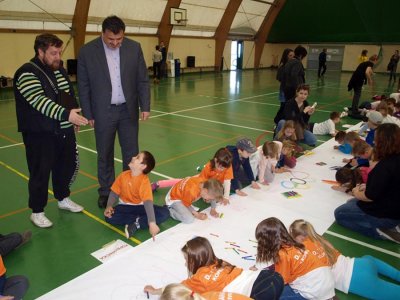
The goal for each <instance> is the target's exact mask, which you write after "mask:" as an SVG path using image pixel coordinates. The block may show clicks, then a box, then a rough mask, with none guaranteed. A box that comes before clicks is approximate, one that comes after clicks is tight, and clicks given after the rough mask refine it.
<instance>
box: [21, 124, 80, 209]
mask: <svg viewBox="0 0 400 300" xmlns="http://www.w3.org/2000/svg"><path fill="white" fill-rule="evenodd" d="M22 137H23V140H24V144H25V151H26V161H27V163H28V169H29V184H28V188H29V207H30V208H31V209H32V212H33V213H40V212H43V210H44V207H45V206H46V205H47V198H48V186H49V179H50V173H51V179H52V183H53V192H54V197H55V198H56V199H57V200H62V199H64V198H65V197H68V196H69V195H70V189H69V188H70V186H71V184H72V183H73V182H74V180H75V177H76V175H77V173H78V169H79V156H78V149H77V146H76V139H75V133H74V132H73V131H72V130H71V131H70V132H68V133H60V134H49V133H27V132H24V133H23V134H22Z"/></svg>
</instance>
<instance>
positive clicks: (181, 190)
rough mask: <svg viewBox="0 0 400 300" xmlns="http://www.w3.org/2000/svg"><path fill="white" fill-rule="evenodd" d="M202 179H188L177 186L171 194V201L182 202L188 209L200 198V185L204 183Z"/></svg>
mask: <svg viewBox="0 0 400 300" xmlns="http://www.w3.org/2000/svg"><path fill="white" fill-rule="evenodd" d="M204 181H205V180H204V178H201V177H197V176H195V177H186V178H184V179H182V180H181V181H179V182H178V183H177V184H175V185H174V186H173V187H172V189H171V192H170V199H171V200H172V201H173V200H181V201H182V203H183V205H185V206H186V207H188V206H190V205H192V203H193V202H195V201H197V200H199V198H200V184H201V183H202V182H204Z"/></svg>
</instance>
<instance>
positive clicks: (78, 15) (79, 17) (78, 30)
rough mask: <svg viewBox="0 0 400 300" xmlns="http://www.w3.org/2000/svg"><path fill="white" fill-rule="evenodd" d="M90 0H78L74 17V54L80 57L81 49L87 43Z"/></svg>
mask: <svg viewBox="0 0 400 300" xmlns="http://www.w3.org/2000/svg"><path fill="white" fill-rule="evenodd" d="M89 7H90V0H76V4H75V11H74V16H73V17H72V33H71V34H72V36H73V38H74V55H75V58H77V57H78V54H79V50H80V49H81V47H82V46H83V45H84V44H85V35H86V25H87V20H88V14H89Z"/></svg>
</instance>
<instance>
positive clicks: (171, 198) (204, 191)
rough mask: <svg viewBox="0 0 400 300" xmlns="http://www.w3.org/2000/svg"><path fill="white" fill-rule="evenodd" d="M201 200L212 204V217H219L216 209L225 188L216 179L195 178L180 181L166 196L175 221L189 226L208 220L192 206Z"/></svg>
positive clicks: (166, 201) (204, 214) (205, 215)
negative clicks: (196, 220)
mask: <svg viewBox="0 0 400 300" xmlns="http://www.w3.org/2000/svg"><path fill="white" fill-rule="evenodd" d="M200 198H203V200H204V201H205V202H207V203H210V202H211V210H210V214H211V216H213V217H219V213H218V212H217V210H216V207H217V202H220V201H222V199H223V187H222V184H221V183H220V182H219V181H218V180H216V179H214V178H211V179H208V180H206V179H204V178H202V177H198V176H193V177H186V178H184V179H182V180H180V181H179V182H178V183H176V184H175V185H174V186H173V187H172V188H171V189H170V191H169V192H168V194H167V195H166V196H165V203H166V204H167V206H168V208H169V212H170V214H171V217H172V218H173V219H175V220H178V221H181V222H182V223H186V224H189V223H193V222H194V220H195V219H199V220H205V219H207V214H206V213H202V212H198V211H197V210H196V209H195V208H194V207H193V206H192V203H193V202H196V201H197V200H199V199H200Z"/></svg>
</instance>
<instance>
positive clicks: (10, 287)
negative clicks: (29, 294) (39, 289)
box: [0, 255, 29, 300]
mask: <svg viewBox="0 0 400 300" xmlns="http://www.w3.org/2000/svg"><path fill="white" fill-rule="evenodd" d="M6 271H7V270H6V267H5V266H4V263H3V258H2V257H1V255H0V299H4V300H12V299H16V300H19V299H22V298H23V297H24V296H25V294H26V291H27V290H28V287H29V281H28V279H27V278H26V277H25V276H22V275H16V276H11V277H7V276H6Z"/></svg>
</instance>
